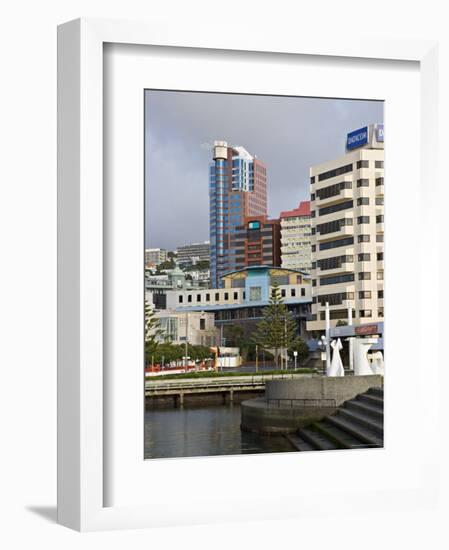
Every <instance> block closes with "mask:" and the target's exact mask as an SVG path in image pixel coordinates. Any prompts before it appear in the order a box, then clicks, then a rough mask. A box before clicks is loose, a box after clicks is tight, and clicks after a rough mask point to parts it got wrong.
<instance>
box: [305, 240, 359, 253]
mask: <svg viewBox="0 0 449 550" xmlns="http://www.w3.org/2000/svg"><path fill="white" fill-rule="evenodd" d="M351 244H354V237H346V238H344V239H337V240H336V241H330V242H328V243H321V244H320V250H329V249H331V248H339V247H340V246H350V245H351ZM313 246H315V245H313ZM315 250H316V246H315V249H313V247H312V252H315Z"/></svg>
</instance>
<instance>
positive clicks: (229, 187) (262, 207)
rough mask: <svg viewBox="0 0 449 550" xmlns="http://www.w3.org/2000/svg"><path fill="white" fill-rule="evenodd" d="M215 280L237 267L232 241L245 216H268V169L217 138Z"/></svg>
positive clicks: (212, 176)
mask: <svg viewBox="0 0 449 550" xmlns="http://www.w3.org/2000/svg"><path fill="white" fill-rule="evenodd" d="M209 200H210V226H209V227H210V229H209V231H210V264H211V265H210V267H211V283H212V285H213V286H218V285H219V283H220V277H221V275H223V273H226V272H228V271H232V270H233V269H235V266H236V251H235V249H234V248H233V246H232V244H231V241H232V237H233V235H234V233H235V230H236V228H237V227H238V226H241V225H243V223H244V218H245V216H246V217H248V216H266V215H267V170H266V167H265V165H264V164H263V162H261V161H260V160H259V159H257V158H256V157H254V156H252V155H250V154H249V153H248V151H246V149H244V148H243V147H233V146H230V145H228V143H227V142H226V141H216V142H215V144H214V148H213V162H211V164H210V172H209Z"/></svg>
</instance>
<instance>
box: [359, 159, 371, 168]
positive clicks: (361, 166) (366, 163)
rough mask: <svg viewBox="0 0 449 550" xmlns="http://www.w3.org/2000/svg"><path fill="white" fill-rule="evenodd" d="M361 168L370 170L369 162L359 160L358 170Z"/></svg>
mask: <svg viewBox="0 0 449 550" xmlns="http://www.w3.org/2000/svg"><path fill="white" fill-rule="evenodd" d="M359 168H369V160H358V161H357V169H359Z"/></svg>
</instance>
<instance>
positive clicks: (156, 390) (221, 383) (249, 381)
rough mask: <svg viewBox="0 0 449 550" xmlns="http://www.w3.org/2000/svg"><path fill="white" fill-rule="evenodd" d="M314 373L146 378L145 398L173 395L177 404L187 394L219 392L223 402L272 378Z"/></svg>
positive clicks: (256, 389)
mask: <svg viewBox="0 0 449 550" xmlns="http://www.w3.org/2000/svg"><path fill="white" fill-rule="evenodd" d="M312 376H313V374H304V373H295V372H286V373H285V374H254V375H252V376H220V377H218V378H217V377H210V378H198V379H195V378H190V379H189V378H185V379H170V380H151V379H147V380H146V381H145V398H147V399H157V398H172V399H173V404H174V406H175V407H177V406H181V405H184V398H185V396H186V395H188V396H192V397H193V396H204V395H211V396H212V395H216V396H221V397H222V399H223V402H231V403H232V402H233V400H234V396H235V394H239V393H241V394H244V393H248V392H250V393H256V394H257V393H263V392H264V391H265V384H266V382H267V381H272V380H296V379H300V378H311V377H312Z"/></svg>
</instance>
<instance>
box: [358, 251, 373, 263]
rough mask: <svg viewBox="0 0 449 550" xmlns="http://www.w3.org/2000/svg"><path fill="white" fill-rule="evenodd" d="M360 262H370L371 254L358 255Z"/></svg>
mask: <svg viewBox="0 0 449 550" xmlns="http://www.w3.org/2000/svg"><path fill="white" fill-rule="evenodd" d="M358 259H359V262H369V261H370V260H371V254H367V253H366V252H365V253H362V254H359V256H358Z"/></svg>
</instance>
